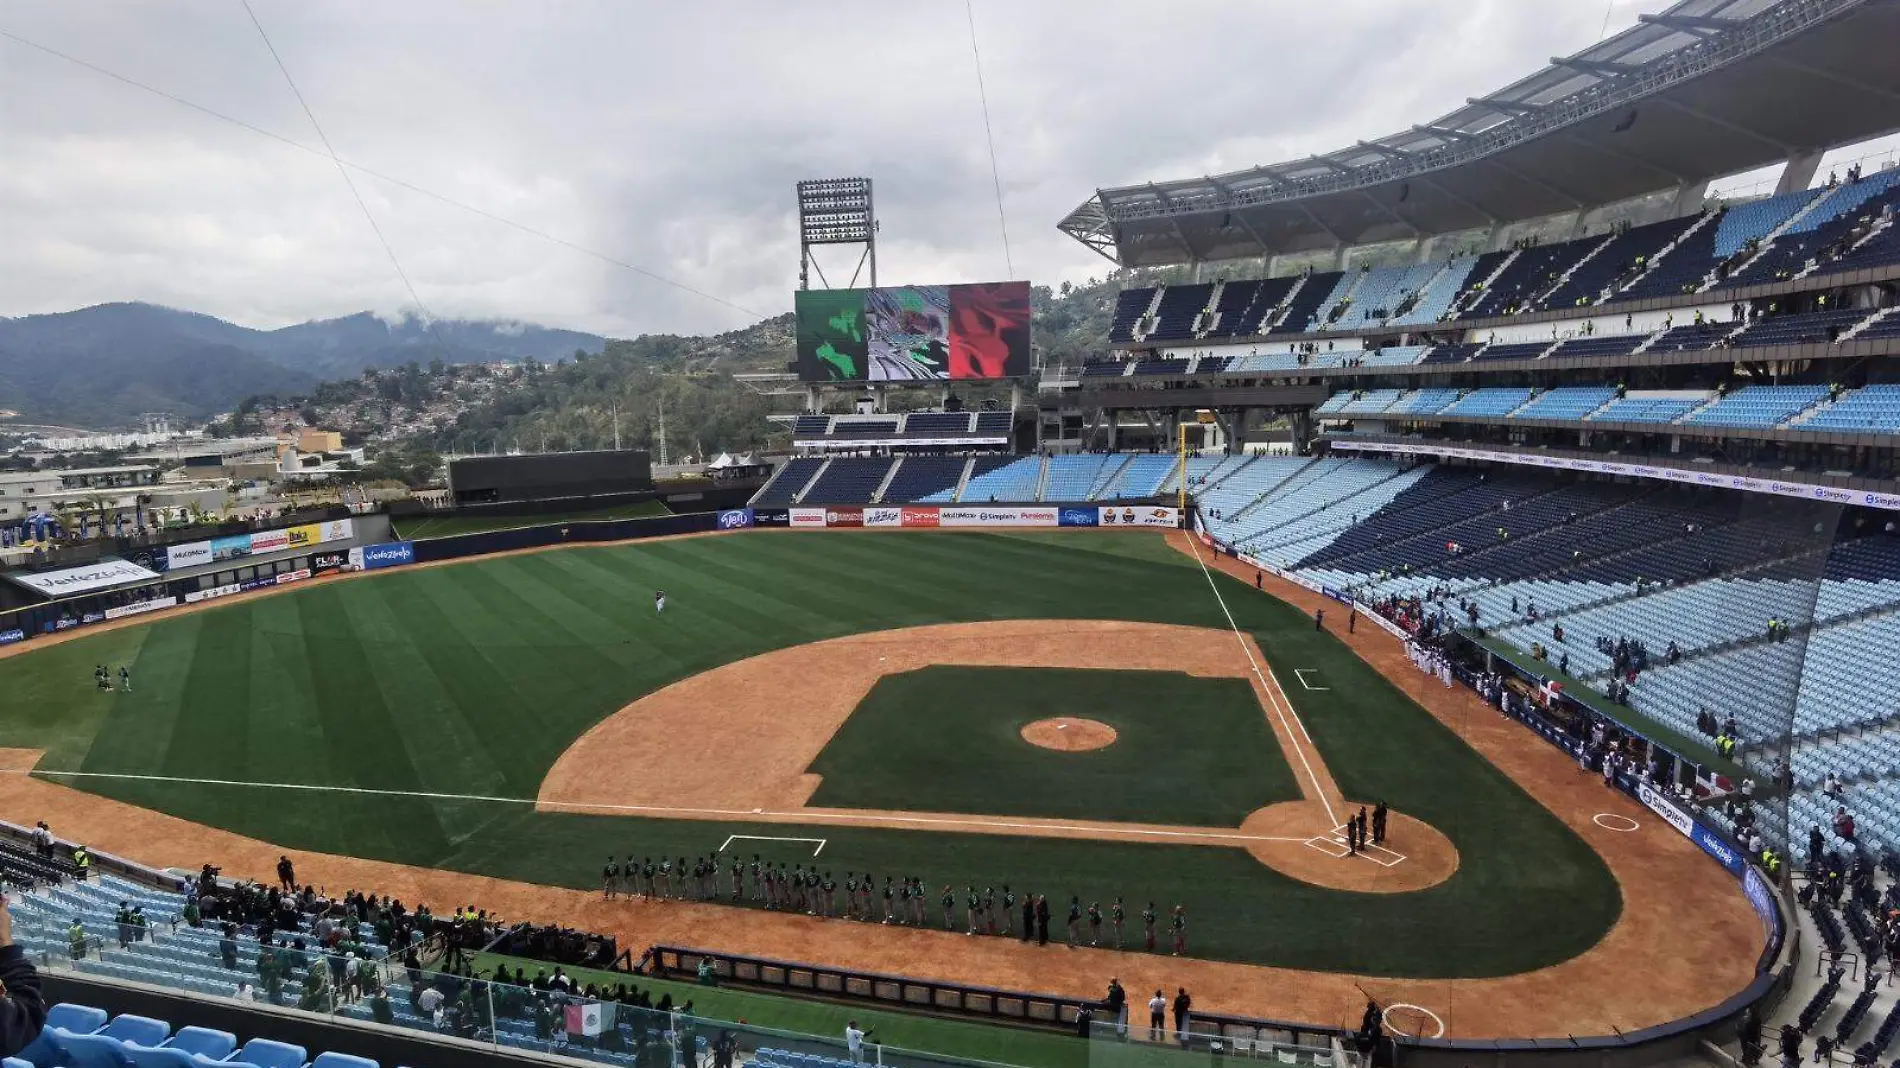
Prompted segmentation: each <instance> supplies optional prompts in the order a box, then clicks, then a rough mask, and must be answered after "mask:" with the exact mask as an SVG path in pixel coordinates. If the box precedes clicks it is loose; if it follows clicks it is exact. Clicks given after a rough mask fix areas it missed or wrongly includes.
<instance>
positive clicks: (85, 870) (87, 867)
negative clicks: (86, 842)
mask: <svg viewBox="0 0 1900 1068" xmlns="http://www.w3.org/2000/svg"><path fill="white" fill-rule="evenodd" d="M73 867H75V868H77V869H79V870H78V873H77V874H76V875H75V876H74V878H76V879H78V880H80V881H81V882H84V881H85V880H86V878H87V877H88V876H89V875H91V873H92V854H91V853H88V852H86V847H85V846H74V847H73Z"/></svg>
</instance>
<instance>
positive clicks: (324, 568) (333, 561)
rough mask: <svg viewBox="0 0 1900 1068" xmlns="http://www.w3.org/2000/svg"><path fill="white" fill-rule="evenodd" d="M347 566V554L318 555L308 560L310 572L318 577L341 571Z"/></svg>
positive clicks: (348, 564) (348, 563)
mask: <svg viewBox="0 0 1900 1068" xmlns="http://www.w3.org/2000/svg"><path fill="white" fill-rule="evenodd" d="M349 566H350V554H349V553H318V554H317V555H315V556H313V557H311V558H310V570H311V571H313V572H315V573H317V574H319V575H327V574H329V573H330V572H332V571H341V570H343V569H344V568H346V567H349Z"/></svg>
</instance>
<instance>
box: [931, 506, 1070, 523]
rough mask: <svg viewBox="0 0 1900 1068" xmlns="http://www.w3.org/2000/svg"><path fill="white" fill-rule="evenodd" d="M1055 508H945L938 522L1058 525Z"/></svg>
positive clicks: (938, 516)
mask: <svg viewBox="0 0 1900 1068" xmlns="http://www.w3.org/2000/svg"><path fill="white" fill-rule="evenodd" d="M1057 511H1058V509H1055V508H1036V507H1020V508H1016V507H1010V506H1008V505H992V506H990V507H987V508H944V509H940V510H939V511H938V513H937V519H938V522H939V523H940V524H941V525H943V526H946V527H1053V526H1055V525H1056V513H1057Z"/></svg>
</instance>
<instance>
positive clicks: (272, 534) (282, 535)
mask: <svg viewBox="0 0 1900 1068" xmlns="http://www.w3.org/2000/svg"><path fill="white" fill-rule="evenodd" d="M306 544H307V543H306ZM288 548H290V530H289V528H285V529H283V530H260V531H258V532H257V533H255V534H252V535H251V552H252V554H254V555H256V554H262V553H274V552H276V551H278V550H279V549H288Z"/></svg>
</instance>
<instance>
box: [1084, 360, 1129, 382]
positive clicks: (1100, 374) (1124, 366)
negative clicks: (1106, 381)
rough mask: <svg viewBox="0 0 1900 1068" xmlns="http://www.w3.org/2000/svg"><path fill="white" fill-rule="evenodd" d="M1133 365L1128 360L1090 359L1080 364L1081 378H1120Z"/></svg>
mask: <svg viewBox="0 0 1900 1068" xmlns="http://www.w3.org/2000/svg"><path fill="white" fill-rule="evenodd" d="M1132 366H1133V362H1132V361H1129V360H1092V361H1090V362H1088V363H1085V364H1083V365H1082V377H1083V378H1120V377H1122V376H1123V375H1126V374H1127V373H1128V369H1129V368H1130V367H1132Z"/></svg>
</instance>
